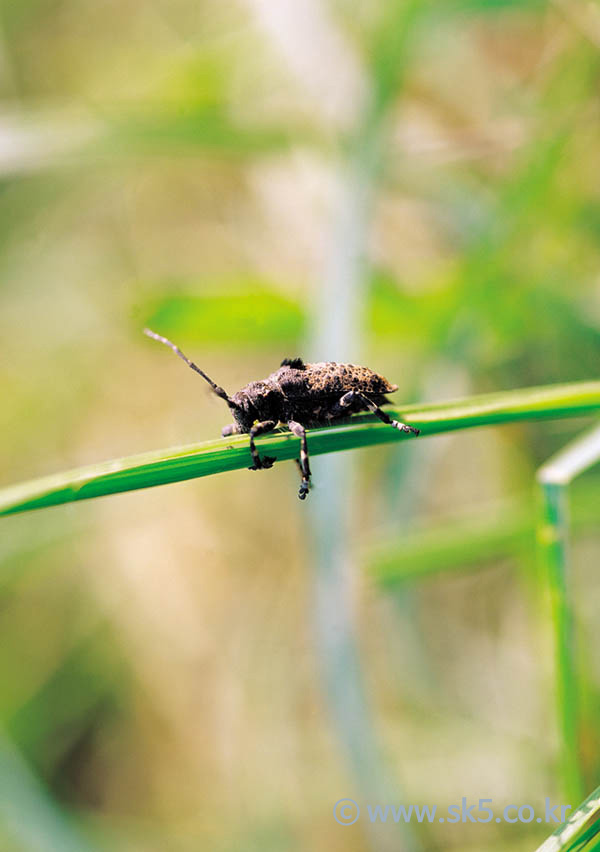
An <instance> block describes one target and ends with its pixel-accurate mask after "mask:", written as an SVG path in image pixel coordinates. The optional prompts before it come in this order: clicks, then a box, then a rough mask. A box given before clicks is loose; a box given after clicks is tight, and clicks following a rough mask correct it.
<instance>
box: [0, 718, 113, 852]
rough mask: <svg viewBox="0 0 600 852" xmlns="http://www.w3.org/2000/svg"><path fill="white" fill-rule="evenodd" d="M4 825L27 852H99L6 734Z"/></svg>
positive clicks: (0, 755)
mask: <svg viewBox="0 0 600 852" xmlns="http://www.w3.org/2000/svg"><path fill="white" fill-rule="evenodd" d="M0 824H1V825H2V828H3V830H4V831H6V832H7V833H8V835H10V836H11V837H12V838H13V839H14V840H16V841H17V843H18V844H19V847H18V848H19V849H21V850H23V852H50V850H61V852H92V849H95V848H97V847H95V846H92V845H90V843H89V842H88V841H87V840H86V838H85V837H84V836H83V835H82V834H81V833H80V832H79V831H77V829H76V827H75V826H74V825H72V824H71V822H70V821H69V819H68V818H67V816H66V815H65V814H64V813H63V812H62V811H61V809H60V808H59V806H58V805H57V804H56V803H55V802H54V801H53V800H52V798H51V796H50V795H49V793H48V792H47V791H46V790H45V789H44V788H43V786H42V784H41V783H40V782H39V780H38V779H37V778H36V777H35V775H34V774H33V773H32V772H31V770H30V769H29V767H28V766H27V765H26V764H25V762H24V760H23V758H22V757H21V755H20V754H19V753H18V751H17V750H16V749H15V748H14V746H13V745H12V743H11V742H9V740H7V739H6V738H5V737H4V736H3V735H2V734H0ZM0 837H1V834H0Z"/></svg>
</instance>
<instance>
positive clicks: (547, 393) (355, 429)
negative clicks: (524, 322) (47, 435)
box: [0, 382, 600, 515]
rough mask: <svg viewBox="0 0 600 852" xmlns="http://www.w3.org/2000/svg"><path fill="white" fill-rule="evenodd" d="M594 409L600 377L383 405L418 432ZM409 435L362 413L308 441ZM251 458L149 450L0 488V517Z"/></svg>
mask: <svg viewBox="0 0 600 852" xmlns="http://www.w3.org/2000/svg"><path fill="white" fill-rule="evenodd" d="M599 410H600V382H576V383H573V384H566V385H549V386H546V387H541V388H527V389H522V390H516V391H507V392H505V393H498V394H490V395H483V396H475V397H469V398H466V399H463V400H458V401H453V402H446V403H439V404H436V405H427V406H419V405H412V406H406V407H404V408H402V410H400V409H397V408H389V409H388V411H389V413H390V415H391V416H393V417H396V418H399V419H402V418H404V419H405V420H407V421H408V422H409V423H411V424H412V425H414V426H418V427H419V428H420V429H421V432H422V435H423V436H427V435H436V434H439V433H442V432H449V431H452V430H457V429H467V428H473V427H476V426H490V425H494V424H500V423H511V422H516V421H521V420H539V419H548V418H556V417H576V416H581V415H585V414H592V413H593V412H596V411H599ZM410 437H411V436H409V435H406V434H405V433H401V432H398V431H397V430H396V429H392V428H391V427H390V426H387V425H385V424H383V423H381V422H380V421H378V420H376V419H375V418H374V417H373V416H372V415H362V414H361V415H357V416H355V417H353V418H351V420H350V421H349V422H347V423H345V424H341V425H336V426H331V427H326V428H321V429H314V430H311V432H310V434H309V441H308V443H309V450H310V452H311V454H312V455H321V454H323V453H331V452H339V451H341V450H351V449H356V448H358V447H368V446H372V445H374V444H385V443H391V442H394V441H400V440H406V439H407V438H410ZM419 440H422V438H419ZM258 444H259V445H260V450H261V452H262V453H264V454H267V455H269V456H275V458H276V459H278V460H279V461H285V460H286V459H293V458H297V457H298V455H299V451H300V449H299V441H298V439H297V438H294V437H293V436H292V435H291V434H290V433H289V432H275V433H273V434H272V435H269V436H265V437H264V438H262V439H259V441H258ZM251 461H252V460H251V456H250V452H249V449H248V438H247V437H246V436H244V435H239V436H235V437H231V438H226V439H221V440H218V441H210V442H208V443H204V444H190V445H188V446H185V447H175V448H171V449H168V450H156V451H154V452H149V453H143V454H141V455H136V456H130V457H127V458H121V459H116V460H114V461H109V462H102V463H100V464H93V465H90V466H88V467H82V468H77V469H76V470H72V471H68V472H66V473H59V474H55V475H52V476H47V477H44V478H42V479H36V480H33V481H31V482H25V483H22V484H19V485H14V486H11V487H8V488H5V489H4V490H2V491H0V515H9V514H13V513H14V512H23V511H26V510H28V509H40V508H43V507H46V506H56V505H58V504H60V503H70V502H73V501H74V500H86V499H88V498H91V497H101V496H104V495H106V494H116V493H119V492H122V491H133V490H136V489H139V488H150V487H152V486H155V485H164V484H166V483H168V482H180V481H183V480H186V479H193V478H195V477H200V476H208V475H210V474H214V473H223V472H225V471H229V470H239V469H241V468H245V467H249V466H250V464H251Z"/></svg>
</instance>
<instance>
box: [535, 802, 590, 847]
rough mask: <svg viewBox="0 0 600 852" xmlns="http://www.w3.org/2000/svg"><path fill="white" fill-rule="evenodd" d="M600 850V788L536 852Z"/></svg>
mask: <svg viewBox="0 0 600 852" xmlns="http://www.w3.org/2000/svg"><path fill="white" fill-rule="evenodd" d="M597 849H600V787H598V788H597V789H596V790H594V792H593V793H592V794H591V796H588V798H587V799H586V800H585V802H583V804H581V805H580V806H579V807H578V808H577V810H576V811H575V813H574V814H573V815H572V816H571V817H570V819H568V820H567V822H566V823H564V824H563V825H561V826H560V827H559V828H557V829H556V831H555V832H554V834H552V835H550V837H549V838H548V839H547V840H545V841H544V843H542V845H541V846H539V847H538V849H536V852H584V850H585V852H594V850H597Z"/></svg>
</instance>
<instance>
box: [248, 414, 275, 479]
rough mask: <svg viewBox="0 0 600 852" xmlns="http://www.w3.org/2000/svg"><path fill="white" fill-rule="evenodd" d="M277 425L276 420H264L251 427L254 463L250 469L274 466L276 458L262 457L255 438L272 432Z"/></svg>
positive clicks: (251, 450) (251, 449)
mask: <svg viewBox="0 0 600 852" xmlns="http://www.w3.org/2000/svg"><path fill="white" fill-rule="evenodd" d="M276 426H277V423H276V422H275V421H274V420H263V421H262V423H255V424H254V426H253V427H252V429H250V452H251V453H252V461H253V462H254V464H253V465H252V467H249V468H248V470H263V469H266V468H269V467H273V462H274V461H275V459H274V458H272V457H271V456H263V457H262V459H261V457H260V456H259V454H258V450H257V449H256V444H255V443H254V439H255V438H256V437H257V436H258V435H264V434H265V432H271V431H272V430H273V429H274V428H275V427H276Z"/></svg>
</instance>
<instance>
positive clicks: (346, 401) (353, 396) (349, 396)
mask: <svg viewBox="0 0 600 852" xmlns="http://www.w3.org/2000/svg"><path fill="white" fill-rule="evenodd" d="M357 400H358V401H359V402H361V403H362V405H363V406H364V407H365V408H366V409H368V410H369V411H371V412H372V413H373V414H374V415H375V417H379V419H380V420H382V421H383V422H384V423H387V424H388V425H389V426H393V427H394V429H399V430H400V431H401V432H412V433H413V435H419V434H420V432H421V430H420V429H417V428H416V427H415V426H408V425H407V424H406V423H401V422H400V421H399V420H392V418H391V417H390V415H389V414H387V413H386V412H385V411H383V409H381V408H380V407H379V406H378V405H377V403H375V402H373V400H372V399H369V397H368V396H366V395H365V394H364V393H361V392H360V391H353V390H352V391H348V393H345V394H344V396H343V397H342V398H341V399H340V401H339V402H338V406H339V408H340V409H341V410H342V411H343V410H344V409H348V408H350V406H351V405H352V403H353V402H356V401H357Z"/></svg>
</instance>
